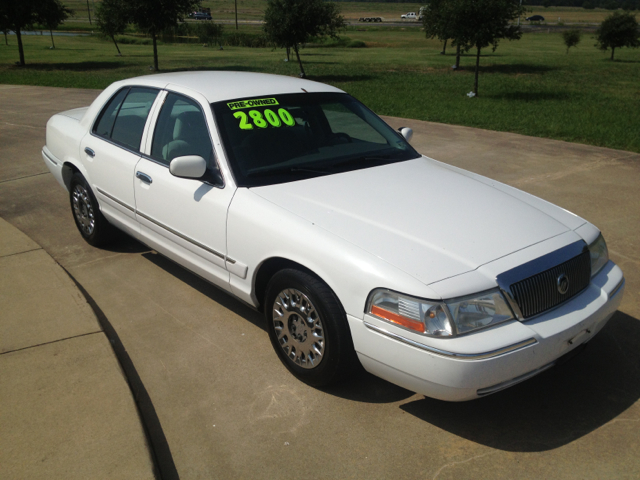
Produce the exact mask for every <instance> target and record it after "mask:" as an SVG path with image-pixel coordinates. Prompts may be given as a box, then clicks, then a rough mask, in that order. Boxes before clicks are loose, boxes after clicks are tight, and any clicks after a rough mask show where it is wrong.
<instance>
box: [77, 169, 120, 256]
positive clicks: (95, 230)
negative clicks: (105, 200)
mask: <svg viewBox="0 0 640 480" xmlns="http://www.w3.org/2000/svg"><path fill="white" fill-rule="evenodd" d="M69 187H70V188H69V196H70V202H71V213H73V219H74V220H75V222H76V227H78V231H79V232H80V235H82V238H84V239H85V240H86V241H87V243H89V244H90V245H93V246H94V247H100V246H103V245H106V244H107V243H109V242H110V241H111V240H112V238H113V230H114V229H113V227H112V226H111V224H110V223H109V222H108V221H107V219H106V218H104V216H103V215H102V212H101V211H100V206H99V205H98V201H97V200H96V197H95V196H94V195H93V192H92V191H91V187H89V184H88V183H87V181H86V180H85V178H84V177H83V176H82V175H81V174H80V173H74V174H73V177H71V183H70V185H69Z"/></svg>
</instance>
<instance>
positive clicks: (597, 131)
mask: <svg viewBox="0 0 640 480" xmlns="http://www.w3.org/2000/svg"><path fill="white" fill-rule="evenodd" d="M249 28H250V27H243V29H244V30H246V31H248V30H249ZM254 28H257V27H254ZM345 35H346V36H348V37H350V38H351V39H352V40H361V41H364V42H365V43H366V44H367V48H343V47H334V48H326V47H317V46H314V47H313V48H311V47H309V48H305V49H303V50H302V55H303V61H304V62H305V69H306V71H307V75H308V76H309V77H310V78H311V79H314V80H318V81H321V82H325V83H329V84H332V85H335V86H337V87H339V88H342V89H344V90H346V91H347V92H349V93H351V94H352V95H354V96H355V97H357V98H359V99H360V100H362V101H363V102H364V103H365V104H367V105H368V106H370V107H371V108H372V109H373V110H374V111H376V112H377V113H379V114H384V115H394V116H399V117H407V118H415V119H420V120H430V121H435V122H444V123H451V124H459V125H467V126H473V127H480V128H486V129H490V130H502V131H509V132H517V133H522V134H525V135H533V136H540V137H548V138H556V139H561V140H567V141H572V142H581V143H586V144H592V145H599V146H606V147H611V148H617V149H622V150H629V151H634V152H640V49H627V48H623V49H618V50H617V51H616V61H614V62H611V61H609V60H608V57H609V53H606V52H601V51H600V50H598V49H596V48H595V47H594V46H593V44H594V43H595V42H594V40H593V38H592V35H585V36H584V37H583V40H582V42H581V43H580V44H579V46H578V47H577V48H575V49H571V52H570V53H569V54H568V55H567V54H565V49H564V46H563V44H562V39H561V37H560V35H559V34H555V33H549V34H547V33H528V34H525V35H524V36H523V38H522V40H520V41H516V42H503V43H501V44H500V46H499V48H498V50H497V51H496V52H495V53H492V52H491V50H489V49H487V50H486V51H484V52H483V57H482V60H481V66H482V70H481V74H480V87H479V94H480V96H479V97H478V98H473V99H470V98H468V97H467V96H466V94H467V93H468V92H469V91H470V90H471V89H472V86H473V69H472V66H473V64H474V62H475V57H473V56H471V52H470V55H469V56H465V57H463V59H462V67H463V69H462V71H457V72H455V71H452V70H451V68H450V67H451V65H452V64H453V63H454V57H453V53H454V50H453V49H449V50H448V52H447V53H448V54H447V55H446V56H443V55H440V54H439V52H440V49H441V47H440V44H439V42H436V41H427V40H426V39H425V38H424V34H423V33H422V32H420V31H419V30H418V29H415V28H407V29H401V28H396V29H385V28H382V27H374V26H367V27H364V26H363V27H357V28H351V29H350V30H349V31H347V32H345ZM23 38H24V40H25V55H26V60H27V66H26V67H18V66H15V64H14V63H15V61H16V60H17V59H18V52H17V47H16V40H15V37H13V36H10V37H9V42H10V45H9V46H4V45H3V44H2V45H0V83H12V84H29V85H49V86H58V87H81V88H104V87H106V86H107V85H108V84H110V83H111V82H113V81H115V80H119V79H122V78H127V77H132V76H137V75H145V74H149V73H153V72H152V71H150V66H151V65H152V64H153V58H152V49H151V46H148V45H122V46H121V50H122V52H123V55H124V56H123V57H118V56H116V50H115V47H114V46H113V44H112V43H109V42H107V41H105V40H101V39H99V38H97V37H56V39H55V41H56V46H57V48H56V49H55V50H52V49H50V48H49V47H50V39H49V37H48V36H43V37H34V36H29V37H23ZM159 55H160V57H159V60H160V68H161V69H162V70H164V71H173V70H189V69H192V70H200V69H206V70H243V71H257V72H266V73H278V74H283V75H297V74H298V67H297V64H296V63H295V62H294V61H291V62H288V63H286V62H284V61H283V59H284V58H285V53H284V51H283V50H272V49H269V48H259V49H251V48H241V47H225V49H224V50H222V51H220V50H218V49H216V48H204V47H202V46H201V45H198V44H166V45H165V44H161V45H160V46H159ZM292 60H293V59H292Z"/></svg>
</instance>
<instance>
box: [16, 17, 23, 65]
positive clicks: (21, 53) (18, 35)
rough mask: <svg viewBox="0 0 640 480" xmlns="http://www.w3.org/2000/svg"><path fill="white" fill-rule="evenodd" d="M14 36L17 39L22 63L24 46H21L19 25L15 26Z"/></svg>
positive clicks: (21, 62) (21, 63)
mask: <svg viewBox="0 0 640 480" xmlns="http://www.w3.org/2000/svg"><path fill="white" fill-rule="evenodd" d="M16 38H17V39H18V52H20V65H24V64H25V63H24V48H22V33H20V27H19V26H18V27H17V28H16Z"/></svg>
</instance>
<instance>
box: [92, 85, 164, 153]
mask: <svg viewBox="0 0 640 480" xmlns="http://www.w3.org/2000/svg"><path fill="white" fill-rule="evenodd" d="M157 96H158V90H155V89H153V88H144V87H131V88H125V89H123V90H120V92H118V93H117V94H116V95H115V96H114V97H113V99H112V100H111V101H110V102H109V103H108V104H107V106H106V107H105V108H104V110H103V111H102V113H101V114H100V119H99V120H98V122H96V125H95V127H94V130H93V132H94V133H95V134H96V135H99V136H101V137H104V138H108V139H110V140H111V141H113V142H115V143H117V144H119V145H122V146H124V147H126V148H128V149H130V150H134V151H136V152H137V151H139V150H140V142H141V141H142V133H143V131H144V125H145V123H146V122H147V117H148V115H149V110H151V106H152V105H153V102H154V101H155V99H156V97H157Z"/></svg>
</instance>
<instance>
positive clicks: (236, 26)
mask: <svg viewBox="0 0 640 480" xmlns="http://www.w3.org/2000/svg"><path fill="white" fill-rule="evenodd" d="M236 30H238V0H236Z"/></svg>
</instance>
